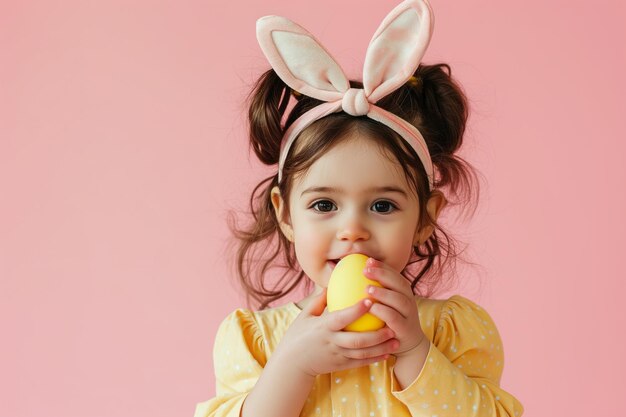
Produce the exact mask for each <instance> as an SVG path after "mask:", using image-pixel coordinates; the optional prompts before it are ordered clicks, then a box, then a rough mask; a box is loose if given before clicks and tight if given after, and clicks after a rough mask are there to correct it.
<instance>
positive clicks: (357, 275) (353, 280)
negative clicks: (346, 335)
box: [326, 253, 385, 332]
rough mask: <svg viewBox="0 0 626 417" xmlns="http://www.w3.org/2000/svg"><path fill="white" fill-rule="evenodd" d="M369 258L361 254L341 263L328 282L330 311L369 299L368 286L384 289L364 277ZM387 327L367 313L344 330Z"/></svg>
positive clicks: (348, 257) (351, 256)
mask: <svg viewBox="0 0 626 417" xmlns="http://www.w3.org/2000/svg"><path fill="white" fill-rule="evenodd" d="M367 259H368V257H367V256H365V255H361V254H359V253H356V254H352V255H348V256H346V257H345V258H343V259H342V260H340V261H339V263H338V264H337V266H335V269H334V270H333V272H332V274H331V275H330V280H329V281H328V290H327V293H326V304H327V306H328V311H330V312H332V311H336V310H342V309H344V308H347V307H351V306H353V305H354V304H356V303H358V302H359V301H361V300H363V299H364V298H367V293H366V288H367V286H368V285H375V286H377V287H382V285H380V284H379V283H378V282H376V281H372V280H370V279H368V278H367V277H366V276H365V275H363V269H364V268H365V262H366V261H367ZM383 326H385V322H384V321H382V320H381V319H379V318H378V317H376V316H374V315H373V314H371V313H365V314H364V315H362V316H361V317H359V318H358V319H357V320H355V321H354V322H352V323H351V324H349V325H348V326H346V327H345V328H344V330H350V331H354V332H367V331H372V330H378V329H380V328H382V327H383Z"/></svg>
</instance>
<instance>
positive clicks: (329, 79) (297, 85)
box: [256, 16, 350, 101]
mask: <svg viewBox="0 0 626 417" xmlns="http://www.w3.org/2000/svg"><path fill="white" fill-rule="evenodd" d="M256 34H257V40H258V42H259V45H260V46H261V49H262V50H263V53H264V54H265V56H266V57H267V60H268V61H269V62H270V64H271V65H272V68H274V71H276V73H277V74H278V76H279V77H280V78H281V79H282V80H283V81H284V82H285V84H287V85H288V86H289V87H291V88H292V89H294V90H296V91H298V92H299V93H302V94H304V95H307V96H310V97H313V98H316V99H318V100H323V101H336V100H340V99H341V98H342V97H343V93H344V92H345V91H347V90H348V89H349V88H350V82H349V81H348V78H347V77H346V75H345V74H344V72H343V70H342V69H341V67H340V66H339V64H337V62H336V61H335V60H334V59H333V57H332V56H331V55H330V54H329V53H328V51H326V49H325V48H324V47H323V46H322V45H321V44H320V43H319V41H318V40H317V39H315V37H314V36H313V35H311V34H310V33H309V32H308V31H307V30H306V29H304V28H303V27H301V26H299V25H298V24H296V23H294V22H292V21H291V20H289V19H287V18H285V17H282V16H264V17H262V18H260V19H258V20H257V22H256Z"/></svg>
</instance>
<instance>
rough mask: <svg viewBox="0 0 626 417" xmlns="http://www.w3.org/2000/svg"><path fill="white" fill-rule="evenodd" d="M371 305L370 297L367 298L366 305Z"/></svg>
mask: <svg viewBox="0 0 626 417" xmlns="http://www.w3.org/2000/svg"><path fill="white" fill-rule="evenodd" d="M371 305H372V300H370V299H369V298H368V299H367V300H365V307H369V306H371Z"/></svg>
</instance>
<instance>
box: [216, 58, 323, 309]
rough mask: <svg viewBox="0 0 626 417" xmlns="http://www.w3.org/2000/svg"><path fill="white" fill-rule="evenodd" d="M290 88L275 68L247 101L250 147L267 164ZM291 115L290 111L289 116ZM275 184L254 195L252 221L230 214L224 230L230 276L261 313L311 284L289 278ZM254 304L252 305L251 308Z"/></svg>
mask: <svg viewBox="0 0 626 417" xmlns="http://www.w3.org/2000/svg"><path fill="white" fill-rule="evenodd" d="M291 93H292V90H291V88H290V87H288V86H287V85H286V84H285V83H284V82H283V81H282V79H280V78H279V77H278V75H277V74H276V72H274V70H273V69H269V70H268V71H266V72H265V73H263V74H262V75H261V76H260V77H259V79H258V80H257V82H256V83H255V85H254V86H253V88H252V90H251V91H250V94H249V95H248V96H247V98H246V102H247V106H248V126H249V130H248V132H249V137H250V148H251V149H252V150H253V151H254V153H255V154H256V156H257V157H258V158H259V160H260V161H261V162H262V163H264V164H265V165H275V164H278V159H279V152H280V143H281V139H282V136H283V132H284V127H283V126H282V125H281V120H282V118H283V115H284V114H285V111H286V109H287V106H288V104H289V99H290V97H291ZM291 113H292V114H293V113H294V112H293V111H292V112H291ZM277 183H278V175H277V174H274V175H272V176H269V177H267V178H265V179H264V180H262V181H261V182H260V183H258V184H257V185H256V187H255V188H254V190H253V191H252V195H251V196H250V200H249V209H250V211H249V213H248V214H250V215H251V216H252V222H251V223H250V224H248V225H245V226H240V225H239V224H238V222H237V218H236V214H235V213H234V212H232V211H231V212H229V215H228V226H229V228H230V230H231V233H232V234H233V236H234V237H235V239H236V244H237V249H236V258H235V262H234V272H235V275H236V276H237V277H238V278H239V283H240V285H241V286H242V287H243V289H244V291H245V293H246V301H247V304H248V306H249V307H251V308H257V306H258V308H259V309H261V310H262V309H264V308H266V307H268V306H269V305H270V304H271V303H272V302H273V301H275V300H277V299H279V298H282V297H284V296H285V295H287V294H289V293H290V292H291V291H293V290H294V289H296V288H297V287H298V285H299V284H300V283H301V282H302V281H304V283H305V286H306V287H307V288H309V287H310V286H311V283H310V282H309V280H306V279H305V278H304V273H303V272H300V273H298V274H297V277H296V279H295V280H293V279H291V275H292V274H293V271H294V270H297V269H298V266H297V259H296V256H295V252H294V249H293V246H292V245H291V243H290V242H289V240H287V239H286V238H285V236H284V235H283V234H282V233H281V232H280V226H279V223H278V220H277V218H276V216H275V213H274V208H273V206H272V203H271V190H272V188H273V187H274V186H276V185H277ZM273 268H278V269H281V270H283V273H282V275H280V276H279V277H278V279H277V281H276V282H275V283H273V284H270V283H269V279H268V275H269V272H270V270H271V269H273ZM252 301H254V302H255V304H256V305H254V306H253V305H252Z"/></svg>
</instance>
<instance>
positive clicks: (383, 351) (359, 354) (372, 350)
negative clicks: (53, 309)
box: [341, 339, 400, 359]
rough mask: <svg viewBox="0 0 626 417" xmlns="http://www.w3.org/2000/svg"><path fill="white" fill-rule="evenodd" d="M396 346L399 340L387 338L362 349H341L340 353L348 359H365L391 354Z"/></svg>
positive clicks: (398, 344)
mask: <svg viewBox="0 0 626 417" xmlns="http://www.w3.org/2000/svg"><path fill="white" fill-rule="evenodd" d="M398 346H400V341H399V340H398V339H389V340H387V341H385V342H383V343H379V344H378V345H376V346H372V347H368V348H364V349H342V350H341V353H342V354H343V355H344V356H345V357H346V358H349V359H367V358H371V357H377V356H382V355H389V354H392V353H393V352H395V351H396V350H397V349H398Z"/></svg>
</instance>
